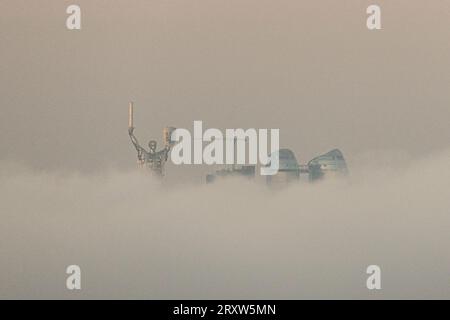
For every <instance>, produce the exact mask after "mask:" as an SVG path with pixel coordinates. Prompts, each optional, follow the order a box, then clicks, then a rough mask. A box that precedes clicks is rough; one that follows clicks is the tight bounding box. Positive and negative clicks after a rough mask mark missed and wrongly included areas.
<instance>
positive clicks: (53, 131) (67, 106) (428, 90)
mask: <svg viewBox="0 0 450 320" xmlns="http://www.w3.org/2000/svg"><path fill="white" fill-rule="evenodd" d="M374 2H375V3H378V4H379V5H381V7H382V27H383V30H381V31H376V32H370V31H369V30H367V28H366V25H365V20H366V17H367V15H366V13H365V10H366V7H367V6H368V5H369V4H371V3H374ZM69 4H72V1H56V0H51V1H50V0H41V1H24V0H14V1H1V3H0V16H1V19H0V43H1V50H0V68H1V69H0V70H1V72H0V106H1V117H0V127H1V135H0V147H1V150H2V152H1V153H0V157H1V158H2V159H9V160H12V161H14V162H17V161H19V162H22V163H25V164H27V165H32V166H33V167H38V168H47V169H55V168H70V169H82V170H90V169H96V168H99V167H101V166H103V165H105V164H108V163H114V164H115V165H118V166H121V167H126V166H133V165H134V164H135V154H134V149H133V148H132V146H131V145H130V143H129V141H128V136H127V131H126V125H127V103H128V101H129V100H134V101H135V103H136V127H137V129H136V134H137V136H138V137H139V138H140V139H141V141H142V142H145V141H147V140H148V139H150V138H157V139H158V140H159V141H161V130H162V128H163V127H164V126H166V125H173V126H178V127H187V128H191V126H192V121H193V120H203V121H204V123H205V126H209V127H219V128H225V127H226V128H234V127H244V128H247V127H256V128H280V129H281V145H282V146H285V147H290V148H292V149H293V150H294V151H295V153H296V154H297V157H298V158H299V160H300V161H301V162H305V161H307V160H309V159H310V158H311V157H313V156H314V155H317V154H319V153H322V152H325V151H328V150H329V149H331V148H334V147H339V148H341V149H342V150H343V152H344V153H345V155H346V156H347V158H350V159H351V158H353V156H354V155H356V154H359V153H361V152H362V153H364V152H367V151H373V150H375V152H383V150H386V149H387V150H392V149H398V150H401V152H405V153H409V154H411V155H412V156H417V155H421V154H426V153H428V152H430V151H433V150H438V149H443V148H445V147H448V146H449V136H450V129H449V122H450V121H449V119H450V93H449V84H450V61H449V57H450V44H449V41H448V39H449V38H450V2H449V1H411V0H407V1H406V0H404V1H401V0H398V1H353V0H352V1H331V0H322V1H296V0H290V1H287V0H281V1H267V0H222V1H216V0H208V1H205V0H202V1H199V0H189V1H185V0H171V1H162V0H151V1H148V0H142V1H141V0H132V1H125V0H116V1H100V0H98V1H85V0H80V1H77V4H79V5H80V6H81V9H82V30H81V31H68V30H67V29H66V27H65V20H66V17H67V14H66V13H65V10H66V7H67V6H68V5H69Z"/></svg>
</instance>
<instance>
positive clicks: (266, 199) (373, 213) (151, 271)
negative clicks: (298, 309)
mask: <svg viewBox="0 0 450 320" xmlns="http://www.w3.org/2000/svg"><path fill="white" fill-rule="evenodd" d="M449 158H450V152H449V151H447V152H444V153H438V154H433V155H431V156H427V157H425V158H423V159H420V160H415V161H414V162H410V163H408V165H406V166H391V167H387V166H386V167H384V168H383V169H380V168H377V167H376V166H372V165H370V164H367V166H361V167H357V168H354V169H353V170H354V171H353V173H352V176H351V178H350V179H349V180H348V181H341V182H328V183H327V182H324V183H319V184H315V185H308V184H306V185H302V184H299V185H296V186H292V187H291V188H287V189H284V190H280V191H279V192H275V193H272V192H270V191H269V190H268V189H267V188H266V187H265V186H264V185H260V184H257V183H251V182H246V181H229V182H227V183H224V184H216V185H212V186H199V185H195V186H191V187H190V188H186V187H174V188H164V187H161V186H159V185H155V184H154V182H152V180H151V179H148V177H147V176H145V175H142V174H140V173H139V172H123V171H121V172H116V171H111V172H108V173H106V174H105V175H97V176H85V175H62V176H61V175H56V174H48V173H39V174H37V173H33V172H30V171H27V170H23V169H21V168H17V167H16V168H14V166H11V167H10V168H9V170H6V169H3V170H1V171H0V194H2V196H3V197H4V198H3V199H2V201H1V202H0V212H2V223H1V224H0V256H1V257H2V259H1V260H0V270H1V272H0V283H1V288H0V298H171V299H175V298H185V299H189V298H191V299H197V298H203V299H210V298H235V299H238V298H261V299H263V298H265V299H278V298H288V299H295V298H426V299H428V298H438V299H441V298H447V299H449V298H450V288H449V279H450V255H449V250H448V248H449V244H450V234H449V232H448V231H449V225H450V215H449V207H450V200H449V198H448V190H450V169H449V168H450V167H449V166H448V159H449ZM11 172H15V173H11ZM71 264H77V265H80V267H81V269H82V290H81V291H80V292H71V291H68V290H67V289H66V288H65V279H66V276H67V275H66V274H65V268H66V267H67V266H68V265H71ZM371 264H377V265H379V266H380V267H381V268H382V290H381V291H378V292H369V290H367V289H366V287H365V285H366V279H367V277H368V275H367V274H366V273H365V271H366V267H367V266H368V265H371Z"/></svg>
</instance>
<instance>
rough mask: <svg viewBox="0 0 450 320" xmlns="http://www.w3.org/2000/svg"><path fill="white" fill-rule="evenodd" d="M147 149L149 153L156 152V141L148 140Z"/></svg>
mask: <svg viewBox="0 0 450 320" xmlns="http://www.w3.org/2000/svg"><path fill="white" fill-rule="evenodd" d="M148 147H149V148H150V152H155V151H156V141H155V140H150V141H149V143H148Z"/></svg>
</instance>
